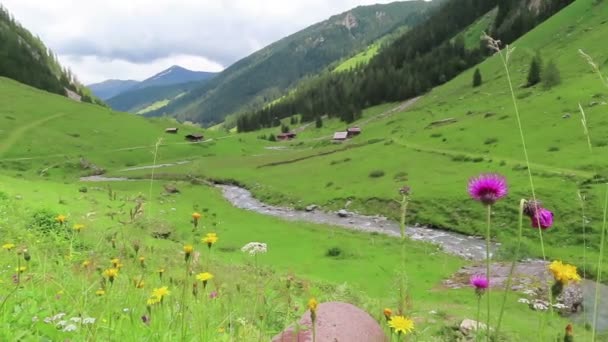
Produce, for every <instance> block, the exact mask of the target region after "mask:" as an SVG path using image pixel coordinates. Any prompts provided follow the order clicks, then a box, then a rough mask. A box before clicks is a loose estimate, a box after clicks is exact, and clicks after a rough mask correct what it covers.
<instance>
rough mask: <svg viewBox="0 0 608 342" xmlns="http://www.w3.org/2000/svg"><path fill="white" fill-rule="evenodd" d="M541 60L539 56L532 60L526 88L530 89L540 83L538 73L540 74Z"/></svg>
mask: <svg viewBox="0 0 608 342" xmlns="http://www.w3.org/2000/svg"><path fill="white" fill-rule="evenodd" d="M541 63H542V62H541V60H540V56H539V55H538V54H537V55H536V56H534V57H533V58H532V61H531V62H530V70H529V71H528V83H527V84H526V86H528V87H531V86H533V85H535V84H538V82H540V73H541V68H542V66H541Z"/></svg>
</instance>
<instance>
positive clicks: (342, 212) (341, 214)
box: [337, 209, 350, 217]
mask: <svg viewBox="0 0 608 342" xmlns="http://www.w3.org/2000/svg"><path fill="white" fill-rule="evenodd" d="M337 214H338V216H340V217H348V216H349V215H350V213H349V212H348V211H346V210H344V209H340V210H338V212H337Z"/></svg>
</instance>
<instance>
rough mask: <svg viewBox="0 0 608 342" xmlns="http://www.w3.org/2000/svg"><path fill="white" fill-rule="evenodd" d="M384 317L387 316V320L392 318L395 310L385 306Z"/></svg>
mask: <svg viewBox="0 0 608 342" xmlns="http://www.w3.org/2000/svg"><path fill="white" fill-rule="evenodd" d="M383 312H384V317H385V318H386V320H387V321H388V320H390V319H391V316H392V315H393V310H391V309H389V308H385V309H384V311H383Z"/></svg>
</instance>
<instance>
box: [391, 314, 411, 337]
mask: <svg viewBox="0 0 608 342" xmlns="http://www.w3.org/2000/svg"><path fill="white" fill-rule="evenodd" d="M388 326H389V327H391V328H393V330H394V331H395V332H396V333H397V334H401V333H403V334H407V333H410V332H412V330H414V321H412V320H411V319H409V318H407V317H403V316H393V317H392V318H391V320H390V321H388Z"/></svg>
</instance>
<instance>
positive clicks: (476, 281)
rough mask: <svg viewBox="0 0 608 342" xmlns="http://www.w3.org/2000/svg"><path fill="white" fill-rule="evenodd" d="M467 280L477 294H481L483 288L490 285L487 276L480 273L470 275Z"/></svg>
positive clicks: (483, 290)
mask: <svg viewBox="0 0 608 342" xmlns="http://www.w3.org/2000/svg"><path fill="white" fill-rule="evenodd" d="M469 282H470V284H471V286H473V287H474V288H475V293H477V295H478V296H481V295H483V294H484V292H485V290H486V289H487V288H488V287H489V286H490V281H489V280H488V278H486V276H484V275H481V274H475V275H472V276H471V278H470V279H469Z"/></svg>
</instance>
